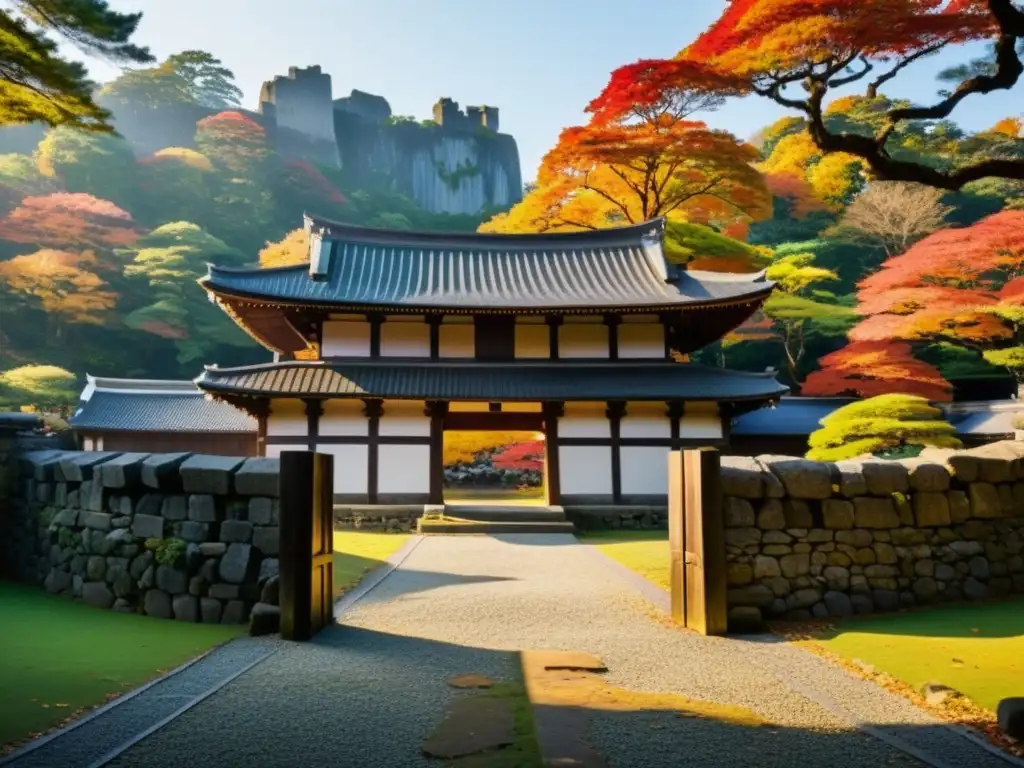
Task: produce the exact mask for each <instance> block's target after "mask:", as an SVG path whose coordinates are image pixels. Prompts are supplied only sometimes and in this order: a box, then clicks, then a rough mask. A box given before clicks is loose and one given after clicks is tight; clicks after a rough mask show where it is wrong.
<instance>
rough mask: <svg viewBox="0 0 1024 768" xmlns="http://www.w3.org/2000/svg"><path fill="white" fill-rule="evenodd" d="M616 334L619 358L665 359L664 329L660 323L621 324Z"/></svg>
mask: <svg viewBox="0 0 1024 768" xmlns="http://www.w3.org/2000/svg"><path fill="white" fill-rule="evenodd" d="M618 334H619V357H620V358H624V359H631V358H664V357H665V327H664V326H663V325H661V324H660V323H658V324H653V323H651V324H645V325H639V324H632V323H629V324H627V323H623V324H622V325H620V326H619V328H618Z"/></svg>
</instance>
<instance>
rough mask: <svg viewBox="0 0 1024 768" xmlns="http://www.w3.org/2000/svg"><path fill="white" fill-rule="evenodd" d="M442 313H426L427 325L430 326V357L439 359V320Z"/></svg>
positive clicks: (441, 318) (441, 317) (442, 318)
mask: <svg viewBox="0 0 1024 768" xmlns="http://www.w3.org/2000/svg"><path fill="white" fill-rule="evenodd" d="M442 320H444V316H443V315H428V316H427V325H429V326H430V359H431V360H440V359H441V321H442Z"/></svg>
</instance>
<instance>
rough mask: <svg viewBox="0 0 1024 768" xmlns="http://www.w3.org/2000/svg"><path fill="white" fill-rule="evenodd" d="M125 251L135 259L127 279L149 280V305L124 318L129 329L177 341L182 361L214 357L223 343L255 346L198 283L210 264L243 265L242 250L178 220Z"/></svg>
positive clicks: (132, 261)
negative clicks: (210, 299) (217, 348)
mask: <svg viewBox="0 0 1024 768" xmlns="http://www.w3.org/2000/svg"><path fill="white" fill-rule="evenodd" d="M123 253H124V255H125V256H128V257H130V258H131V263H130V264H128V265H127V266H126V267H125V276H126V277H129V278H135V279H138V280H140V281H141V280H145V281H146V284H147V286H148V289H149V290H148V294H147V298H148V299H149V301H148V302H147V303H145V304H144V305H143V306H140V307H138V308H137V309H135V310H134V311H132V312H131V313H130V314H129V315H128V316H127V317H126V318H125V323H126V325H128V327H130V328H133V329H135V330H139V331H144V332H146V333H151V334H154V335H156V336H159V337H160V338H163V339H169V340H172V341H173V342H174V344H175V347H176V348H177V350H178V362H179V363H188V362H191V361H193V360H197V359H200V358H204V357H208V356H212V353H213V350H214V349H215V348H216V347H217V346H219V345H227V346H236V347H249V346H251V345H252V341H251V340H250V339H249V338H248V337H247V336H245V335H244V334H243V333H242V332H241V331H239V330H238V328H237V327H236V326H235V324H234V323H232V322H231V321H230V320H229V319H228V318H227V316H226V315H225V314H224V312H223V311H222V310H221V309H220V308H219V307H217V306H216V305H214V304H211V303H210V302H209V301H207V299H206V296H205V294H204V293H203V291H202V289H201V288H199V286H198V285H196V280H197V279H199V278H200V277H202V276H203V275H204V274H205V273H206V264H207V263H210V262H213V263H216V264H220V265H227V266H232V265H233V266H238V265H240V264H242V263H243V262H244V261H245V256H244V255H243V254H242V253H241V252H240V251H238V250H236V249H235V248H232V247H231V246H229V245H228V244H227V243H225V242H224V241H222V240H220V239H218V238H216V237H214V236H213V235H210V234H209V233H207V232H204V231H203V230H202V229H201V228H200V227H198V226H197V225H195V224H192V223H191V222H187V221H176V222H173V223H171V224H164V225H163V226H161V227H157V228H156V229H154V230H153V231H152V232H150V233H149V234H147V235H143V236H142V237H140V238H139V240H138V241H137V242H136V244H135V245H134V246H133V248H132V249H131V250H126V251H124V252H123Z"/></svg>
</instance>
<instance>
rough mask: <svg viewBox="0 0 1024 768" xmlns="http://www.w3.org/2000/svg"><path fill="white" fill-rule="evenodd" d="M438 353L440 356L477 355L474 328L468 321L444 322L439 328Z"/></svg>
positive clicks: (462, 356)
mask: <svg viewBox="0 0 1024 768" xmlns="http://www.w3.org/2000/svg"><path fill="white" fill-rule="evenodd" d="M438 355H439V356H440V357H459V358H465V357H469V358H472V357H475V356H476V338H475V336H474V328H473V326H472V325H470V324H468V323H447V322H446V323H442V324H441V327H440V328H439V329H438Z"/></svg>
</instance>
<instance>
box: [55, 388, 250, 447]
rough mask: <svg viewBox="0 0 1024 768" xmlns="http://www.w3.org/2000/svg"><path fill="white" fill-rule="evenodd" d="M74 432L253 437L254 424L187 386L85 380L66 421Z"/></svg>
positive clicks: (230, 408)
mask: <svg viewBox="0 0 1024 768" xmlns="http://www.w3.org/2000/svg"><path fill="white" fill-rule="evenodd" d="M70 423H71V426H72V427H74V428H75V429H77V430H86V431H105V430H117V431H127V432H199V433H211V434H219V433H224V432H239V433H246V432H255V431H256V421H255V420H254V419H253V418H252V417H250V416H249V415H248V414H246V413H245V412H244V411H240V410H238V409H237V408H234V407H232V406H231V405H229V404H227V403H223V402H219V401H215V400H207V399H206V396H205V393H203V392H202V391H201V390H199V389H197V388H196V386H195V384H194V383H192V382H190V381H153V380H146V379H98V378H94V377H91V376H90V377H88V384H87V385H86V388H85V390H84V391H83V392H82V400H81V402H80V404H79V408H78V410H77V411H76V412H75V415H74V416H72V417H71V419H70Z"/></svg>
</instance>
